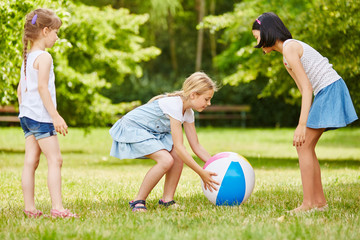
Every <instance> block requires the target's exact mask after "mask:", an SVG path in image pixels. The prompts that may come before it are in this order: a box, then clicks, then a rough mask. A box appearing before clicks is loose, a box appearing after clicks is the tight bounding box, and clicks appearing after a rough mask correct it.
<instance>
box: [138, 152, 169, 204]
mask: <svg viewBox="0 0 360 240" xmlns="http://www.w3.org/2000/svg"><path fill="white" fill-rule="evenodd" d="M146 157H148V158H151V159H153V160H155V161H156V162H157V164H155V166H153V167H152V168H151V169H150V170H149V171H148V172H147V173H146V175H145V178H144V180H143V182H142V184H141V186H140V190H139V192H138V194H137V196H136V198H135V199H134V200H135V201H136V200H145V199H146V198H147V197H148V195H149V193H150V192H151V190H152V189H153V188H154V187H155V186H156V184H157V183H158V182H159V181H160V179H161V178H162V177H163V176H164V174H165V173H166V172H167V171H169V169H171V167H172V166H173V164H174V159H173V157H172V156H171V154H170V153H169V152H168V151H166V150H160V151H158V152H155V153H152V154H149V155H148V156H146Z"/></svg>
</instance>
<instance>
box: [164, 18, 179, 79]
mask: <svg viewBox="0 0 360 240" xmlns="http://www.w3.org/2000/svg"><path fill="white" fill-rule="evenodd" d="M167 25H168V33H169V41H170V58H171V66H172V69H173V70H174V72H175V76H177V74H178V63H177V57H176V42H175V36H174V17H173V15H172V14H171V12H170V11H169V14H168V17H167Z"/></svg>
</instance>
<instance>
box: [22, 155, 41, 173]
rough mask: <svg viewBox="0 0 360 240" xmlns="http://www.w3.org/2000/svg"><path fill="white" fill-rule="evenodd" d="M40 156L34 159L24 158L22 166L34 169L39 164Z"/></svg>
mask: <svg viewBox="0 0 360 240" xmlns="http://www.w3.org/2000/svg"><path fill="white" fill-rule="evenodd" d="M39 163H40V158H36V159H25V162H24V167H25V168H31V169H34V170H36V169H37V168H38V166H39Z"/></svg>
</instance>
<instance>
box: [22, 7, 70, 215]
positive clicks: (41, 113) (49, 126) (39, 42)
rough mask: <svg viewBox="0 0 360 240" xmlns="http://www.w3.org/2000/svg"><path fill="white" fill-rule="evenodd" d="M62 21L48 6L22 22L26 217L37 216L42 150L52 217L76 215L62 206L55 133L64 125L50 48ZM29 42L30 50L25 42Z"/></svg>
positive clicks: (65, 127)
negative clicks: (35, 199)
mask: <svg viewBox="0 0 360 240" xmlns="http://www.w3.org/2000/svg"><path fill="white" fill-rule="evenodd" d="M61 24H62V23H61V20H60V18H59V17H58V16H56V14H55V13H54V12H53V11H51V10H49V9H36V10H34V11H32V12H31V13H29V14H28V15H27V16H26V21H25V25H24V36H23V42H24V49H23V56H24V61H23V64H22V66H21V77H20V83H19V86H18V100H19V109H20V114H19V118H20V124H21V127H22V129H23V131H24V134H25V162H24V169H23V172H22V180H21V181H22V189H23V194H24V203H25V209H24V213H25V215H26V216H27V217H34V218H36V217H40V216H42V215H43V213H42V212H41V211H40V210H38V209H36V207H35V201H34V187H35V170H36V169H37V167H38V165H39V160H40V154H41V152H43V153H44V154H45V156H46V159H47V162H48V188H49V191H50V197H51V204H52V209H51V211H50V214H51V216H52V217H55V218H56V217H61V218H65V217H77V215H76V214H74V213H71V212H70V211H69V210H68V209H65V208H64V207H63V204H62V198H61V165H62V157H61V153H60V148H59V142H58V138H57V136H56V132H58V133H60V134H63V135H64V136H65V135H66V134H67V132H68V131H67V128H68V127H67V125H66V123H65V121H64V119H63V118H62V117H61V116H60V115H59V113H58V112H57V111H56V94H55V76H54V66H53V60H52V57H51V55H50V54H49V53H48V52H46V51H45V48H51V47H52V46H53V45H54V44H55V42H56V40H57V39H58V37H57V32H58V29H59V28H60V26H61ZM29 42H30V50H28V44H29Z"/></svg>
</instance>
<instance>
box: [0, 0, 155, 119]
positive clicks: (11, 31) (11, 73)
mask: <svg viewBox="0 0 360 240" xmlns="http://www.w3.org/2000/svg"><path fill="white" fill-rule="evenodd" d="M39 5H41V6H45V7H49V8H53V9H56V11H57V14H58V15H59V17H60V18H61V19H62V21H63V26H62V27H61V28H60V32H59V37H60V40H59V41H58V43H57V44H56V45H55V46H54V47H53V48H52V49H50V50H49V52H50V53H51V54H52V56H53V59H54V65H55V75H56V86H57V100H58V103H59V104H58V109H59V112H60V114H61V115H62V116H63V117H64V119H65V120H66V121H67V122H68V124H70V125H72V126H74V125H76V126H90V125H97V126H101V125H102V126H103V125H106V124H110V123H113V122H114V120H115V118H116V115H117V114H122V113H123V112H124V109H125V108H119V107H120V106H123V105H124V104H120V105H112V103H111V100H110V99H108V98H106V97H104V96H103V95H101V90H102V89H104V88H109V87H111V84H119V83H121V82H122V81H124V78H125V77H126V76H128V75H135V76H136V77H141V76H142V74H143V70H142V67H141V63H142V62H146V61H149V60H150V59H152V58H154V57H156V56H157V55H159V54H160V50H159V49H158V48H155V47H143V46H142V45H143V44H144V38H142V37H140V36H139V33H140V26H141V25H143V24H144V23H145V22H146V21H147V20H148V15H146V14H143V15H135V14H131V13H130V12H129V10H127V9H119V10H114V9H112V8H110V7H105V8H102V9H99V8H96V7H90V6H84V5H81V4H77V5H74V4H73V3H71V2H70V1H60V2H58V1H56V2H52V1H41V0H38V1H35V2H31V3H30V2H22V4H20V3H19V1H10V4H8V5H3V4H2V5H1V9H2V13H1V16H2V18H4V19H7V22H6V24H5V25H2V26H3V28H4V29H5V30H6V31H7V32H8V35H9V36H11V37H10V38H2V40H1V41H2V42H1V45H0V46H1V47H2V46H4V48H5V49H8V50H9V51H6V54H7V55H6V58H5V57H2V58H1V62H0V66H1V67H2V68H1V69H2V71H4V70H6V72H1V75H2V81H1V84H4V85H5V87H4V88H3V89H4V90H3V91H0V92H1V94H3V96H2V99H3V100H2V101H1V104H8V103H9V102H14V100H15V99H14V98H15V88H16V84H17V82H18V79H19V73H20V71H19V69H20V65H21V61H22V60H21V52H22V46H21V38H19V33H20V32H22V27H21V26H22V24H23V21H24V16H25V14H26V13H28V12H29V11H31V10H33V9H35V8H36V7H35V6H39ZM12 15H14V16H17V18H14V20H13V19H12ZM2 22H5V20H2ZM14 36H16V37H14ZM12 42H13V43H14V46H11V47H7V46H8V45H11V43H12ZM6 47H7V48H6ZM13 59H16V61H14V60H13ZM5 66H10V68H9V67H8V68H5ZM16 69H17V70H16ZM5 78H6V79H5ZM5 80H6V81H5ZM6 87H7V88H6ZM7 89H9V91H7ZM134 104H135V105H138V104H139V102H137V101H135V102H133V103H129V104H128V106H134Z"/></svg>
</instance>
